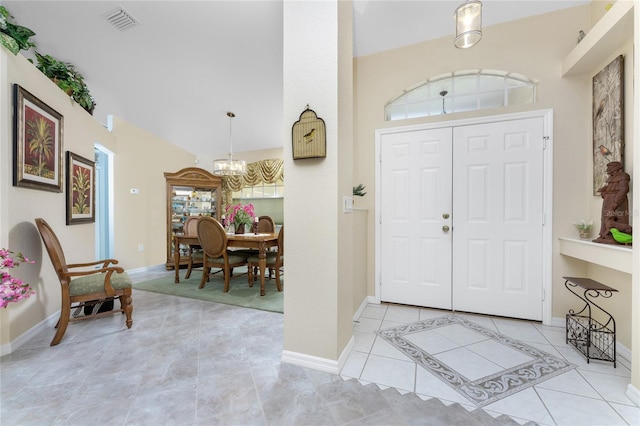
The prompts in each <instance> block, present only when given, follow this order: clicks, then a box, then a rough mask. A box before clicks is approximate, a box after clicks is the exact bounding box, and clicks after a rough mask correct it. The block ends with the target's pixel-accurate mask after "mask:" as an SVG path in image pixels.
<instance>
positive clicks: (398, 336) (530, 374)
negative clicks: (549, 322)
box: [376, 315, 576, 407]
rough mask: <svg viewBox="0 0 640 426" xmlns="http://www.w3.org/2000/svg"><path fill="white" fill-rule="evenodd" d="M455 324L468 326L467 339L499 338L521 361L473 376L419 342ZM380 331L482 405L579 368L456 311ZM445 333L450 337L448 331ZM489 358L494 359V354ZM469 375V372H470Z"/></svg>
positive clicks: (452, 386)
mask: <svg viewBox="0 0 640 426" xmlns="http://www.w3.org/2000/svg"><path fill="white" fill-rule="evenodd" d="M451 325H458V326H461V327H464V329H465V330H463V332H464V333H466V335H467V336H466V338H467V339H471V342H473V341H475V342H476V343H477V342H483V341H484V342H487V341H489V340H492V341H494V342H498V343H499V344H501V345H503V346H504V350H505V352H507V353H510V354H511V356H510V359H512V360H514V359H515V360H518V364H517V365H512V366H511V365H510V366H508V367H507V368H506V369H505V368H504V364H503V366H502V367H500V366H499V365H497V364H495V365H493V366H494V367H495V371H497V372H493V373H490V374H488V375H486V376H484V377H471V378H470V377H466V376H465V375H463V374H462V373H461V372H459V371H457V370H455V369H454V368H452V367H451V366H449V365H447V364H446V363H444V362H443V361H442V360H440V359H438V357H440V358H445V356H444V355H442V354H438V353H436V354H434V355H432V354H430V353H427V352H426V351H425V350H424V349H423V348H421V347H420V346H418V344H416V343H415V342H418V341H420V340H421V339H419V338H417V337H418V333H422V332H425V331H430V330H437V329H441V330H442V331H445V330H443V328H444V327H447V326H451ZM458 328H459V327H458ZM473 333H477V335H475V337H474V335H473ZM376 334H378V335H379V336H380V337H382V338H383V339H384V340H386V341H387V342H389V343H390V344H391V345H393V346H394V347H396V348H397V349H398V350H399V351H401V352H402V353H403V354H404V355H406V356H407V357H409V358H411V359H412V360H414V361H415V362H416V363H417V364H418V365H420V366H421V367H423V368H425V369H426V370H427V371H429V372H430V373H432V374H433V375H435V376H436V377H438V378H439V379H440V380H442V381H443V382H445V383H446V384H447V385H449V386H450V387H451V388H453V389H454V390H455V391H456V392H458V393H459V394H461V395H462V396H463V397H465V398H466V399H468V400H469V401H471V402H473V403H474V404H476V405H477V406H478V407H482V406H485V405H487V404H491V403H492V402H495V401H497V400H499V399H502V398H505V397H507V396H509V395H511V394H513V393H515V392H519V391H521V390H523V389H525V388H528V387H530V386H533V385H535V384H537V383H540V382H543V381H545V380H547V379H550V378H552V377H554V376H557V375H558V374H561V373H564V372H566V371H569V370H571V369H573V368H576V366H575V365H574V364H571V363H569V362H567V361H565V360H564V359H562V358H558V357H556V356H554V355H551V354H548V353H546V352H544V351H542V350H540V349H537V348H535V347H532V346H529V345H527V344H526V343H523V342H520V341H518V340H515V339H512V338H511V337H508V336H505V335H503V334H500V333H498V332H495V331H492V330H489V329H488V328H485V327H482V326H480V325H478V324H475V323H473V322H471V321H468V320H466V319H464V318H460V317H457V316H453V315H451V316H444V317H438V318H434V319H430V320H425V321H419V322H415V323H412V324H407V325H402V326H398V327H392V328H387V329H385V330H379V331H377V332H376ZM443 335H445V337H446V334H445V333H443ZM412 340H413V342H412ZM424 343H427V342H424ZM422 346H425V344H422ZM434 352H436V351H434ZM444 352H445V351H443V353H444ZM474 355H475V354H474ZM513 355H515V356H513ZM479 358H480V357H479ZM489 358H491V359H493V357H491V356H489ZM491 359H489V361H491ZM483 361H484V362H485V363H487V360H486V359H483ZM459 365H460V367H458V370H460V369H462V368H461V367H462V366H463V365H464V358H463V364H459ZM488 371H489V370H488ZM467 375H469V374H468V373H467Z"/></svg>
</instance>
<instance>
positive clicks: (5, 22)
mask: <svg viewBox="0 0 640 426" xmlns="http://www.w3.org/2000/svg"><path fill="white" fill-rule="evenodd" d="M12 20H13V15H11V13H9V11H8V10H7V8H6V7H4V6H0V44H2V45H3V46H4V47H6V48H7V49H9V50H10V51H11V53H13V54H14V55H17V54H18V52H20V51H21V50H29V48H31V47H33V46H35V45H36V44H35V43H34V42H32V41H30V40H29V39H30V38H31V37H33V36H34V35H36V33H34V32H33V31H31V30H30V29H29V28H27V27H23V26H21V25H16V24H15V23H13V22H10V21H12Z"/></svg>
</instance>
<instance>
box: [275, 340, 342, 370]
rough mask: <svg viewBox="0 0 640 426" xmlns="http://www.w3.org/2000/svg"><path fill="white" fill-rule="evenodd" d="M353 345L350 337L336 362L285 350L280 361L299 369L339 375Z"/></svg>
mask: <svg viewBox="0 0 640 426" xmlns="http://www.w3.org/2000/svg"><path fill="white" fill-rule="evenodd" d="M354 344H355V340H354V339H353V336H351V339H349V342H348V343H347V345H346V346H345V348H344V349H343V351H342V353H341V354H340V357H339V358H338V360H337V361H336V360H332V359H326V358H320V357H317V356H313V355H307V354H301V353H298V352H291V351H286V350H283V351H282V357H281V359H282V362H286V363H288V364H294V365H299V366H301V367H306V368H312V369H314V370H319V371H324V372H327V373H332V374H340V370H341V369H342V366H343V365H344V363H345V362H346V361H347V357H348V356H349V354H350V353H351V349H353V345H354Z"/></svg>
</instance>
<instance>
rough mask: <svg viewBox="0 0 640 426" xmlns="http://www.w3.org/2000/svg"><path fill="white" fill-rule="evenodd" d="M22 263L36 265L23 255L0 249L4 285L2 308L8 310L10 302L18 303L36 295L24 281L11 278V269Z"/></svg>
mask: <svg viewBox="0 0 640 426" xmlns="http://www.w3.org/2000/svg"><path fill="white" fill-rule="evenodd" d="M21 263H34V262H33V261H32V260H29V259H27V258H26V257H25V256H24V255H23V254H22V253H20V252H18V253H15V252H13V251H11V250H7V249H0V273H1V274H2V283H1V284H0V308H6V307H7V305H8V304H9V303H10V302H17V301H19V300H21V299H26V298H27V297H29V296H31V295H32V294H34V293H35V291H33V289H32V288H31V286H30V285H29V284H27V283H25V282H24V281H22V280H20V279H18V278H15V277H13V276H11V274H10V273H9V272H8V270H9V269H12V268H17V267H18V266H20V264H21Z"/></svg>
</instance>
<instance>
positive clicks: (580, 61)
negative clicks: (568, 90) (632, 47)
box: [561, 0, 634, 77]
mask: <svg viewBox="0 0 640 426" xmlns="http://www.w3.org/2000/svg"><path fill="white" fill-rule="evenodd" d="M633 3H634V2H633V1H629V0H618V1H616V2H615V3H614V4H613V6H612V7H611V9H610V10H609V11H608V12H607V13H605V14H604V16H603V17H602V18H601V19H600V20H599V21H598V22H596V24H595V25H594V26H593V28H591V31H589V32H588V33H587V35H586V36H585V37H584V38H583V39H582V41H581V42H580V43H578V45H577V46H576V47H574V48H573V50H572V51H571V52H569V54H568V55H567V57H566V58H565V59H564V61H562V68H561V69H562V76H563V77H567V76H571V75H578V74H582V73H586V72H593V71H595V70H596V67H597V66H598V65H599V64H600V63H602V62H603V61H604V60H606V59H607V57H608V56H609V55H611V53H612V52H613V51H615V50H616V49H617V48H619V47H620V46H622V45H624V43H625V42H626V41H628V40H632V39H633Z"/></svg>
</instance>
